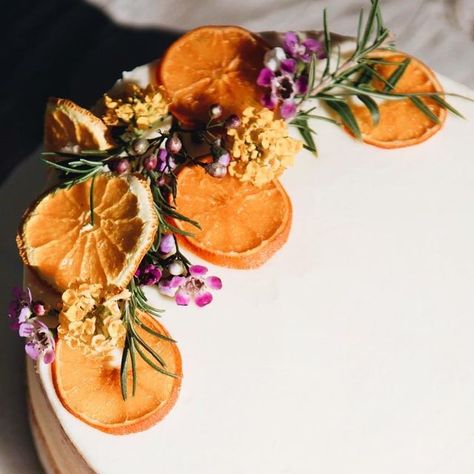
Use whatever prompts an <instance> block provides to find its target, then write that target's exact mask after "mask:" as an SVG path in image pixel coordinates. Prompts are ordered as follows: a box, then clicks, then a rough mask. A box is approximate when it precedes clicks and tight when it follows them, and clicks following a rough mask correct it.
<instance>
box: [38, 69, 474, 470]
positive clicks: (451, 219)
mask: <svg viewBox="0 0 474 474" xmlns="http://www.w3.org/2000/svg"><path fill="white" fill-rule="evenodd" d="M441 79H442V82H443V84H444V86H445V88H446V90H448V91H451V92H457V93H461V94H467V95H471V96H473V93H472V92H471V91H469V90H468V89H467V88H465V87H463V86H461V85H459V84H456V83H454V82H453V81H450V80H448V79H444V78H441ZM451 102H452V103H453V105H455V106H456V107H457V108H459V110H461V111H462V112H463V113H464V115H465V116H466V118H467V120H461V119H458V118H456V117H454V116H449V117H448V119H447V122H446V124H445V126H444V128H443V130H442V131H441V132H440V133H438V134H437V135H435V136H434V137H433V138H431V139H430V140H428V141H427V142H425V143H423V144H420V145H418V146H415V147H410V148H404V149H397V150H381V149H378V148H375V147H371V146H368V145H364V144H362V143H358V142H356V141H354V140H353V139H352V138H351V137H349V136H348V135H347V134H345V133H344V132H343V131H341V130H339V129H337V128H336V127H334V126H333V125H331V124H328V123H324V122H315V123H314V124H313V125H314V128H315V129H316V130H317V132H318V136H317V143H318V147H319V153H320V157H319V158H318V159H316V158H314V157H313V156H311V155H310V154H309V153H306V152H304V153H301V154H300V155H299V156H298V158H297V162H296V165H295V166H294V167H293V168H292V169H289V170H288V171H287V172H286V173H285V175H284V176H283V178H282V181H283V183H284V185H285V187H286V189H287V191H288V193H289V195H290V197H291V199H292V202H293V226H292V230H291V234H290V238H289V240H288V243H287V244H286V245H285V246H284V248H283V249H282V250H281V251H280V252H278V253H277V254H276V255H275V256H274V257H273V258H272V259H271V260H270V261H269V262H268V263H267V264H266V265H265V266H263V267H262V268H260V269H258V270H250V271H236V270H228V269H223V268H219V267H216V266H214V265H208V266H209V267H210V272H211V273H212V274H218V275H219V276H221V277H222V279H223V282H224V288H223V289H222V290H221V291H220V292H216V293H215V301H214V302H213V303H212V305H210V306H208V307H206V308H204V309H198V308H196V307H188V308H182V307H177V306H175V305H174V303H172V302H170V301H163V299H162V298H161V297H160V296H159V295H157V294H156V293H155V292H153V291H151V292H148V294H149V295H150V297H151V300H152V302H153V303H155V304H156V305H157V306H160V307H166V309H167V312H166V314H165V315H164V318H163V322H164V324H165V325H166V327H167V328H168V329H169V331H170V332H171V334H172V335H173V336H174V337H175V338H176V339H177V340H178V341H179V347H180V350H181V352H182V356H183V364H184V380H183V385H182V391H181V395H180V397H179V400H178V402H177V404H176V407H175V408H174V409H173V410H172V411H171V413H170V414H169V415H168V416H167V417H166V418H165V419H164V420H163V421H162V422H160V423H159V424H158V425H156V426H155V427H153V428H152V429H150V430H148V431H145V432H143V433H138V434H134V435H128V436H112V435H107V434H104V433H102V432H100V431H97V430H95V429H93V428H91V427H89V426H87V425H85V424H84V423H82V422H80V421H79V420H77V419H75V418H74V417H73V416H72V415H70V414H69V413H68V412H67V411H66V410H65V409H64V408H63V406H62V405H61V403H60V402H59V400H58V399H57V397H56V394H55V392H54V388H53V386H52V384H51V379H50V371H49V368H48V367H46V366H44V365H43V366H41V367H40V373H41V379H42V382H43V384H44V387H45V390H46V392H47V395H48V397H49V399H50V401H51V403H52V406H53V409H54V411H55V412H56V414H57V416H58V418H59V420H60V422H61V424H62V426H63V427H64V430H65V431H66V433H67V434H68V435H69V437H70V439H71V440H72V441H73V443H74V444H75V445H76V446H77V448H78V450H79V451H80V452H81V453H82V454H83V455H84V456H85V457H86V459H87V461H88V462H89V463H90V465H91V467H92V468H93V469H95V470H96V471H97V472H98V473H100V474H120V473H130V472H133V473H145V472H160V473H172V474H188V473H191V472H192V473H194V474H200V473H203V474H204V473H205V474H212V473H216V474H222V473H257V472H258V473H264V472H265V473H298V474H299V473H310V472H311V473H312V472H320V473H324V474H331V473H338V474H339V473H349V472H364V473H373V474H380V473H384V474H391V473H394V474H395V473H396V474H399V473H400V472H413V473H417V474H423V473H427V474H428V473H429V474H433V473H448V472H449V473H457V474H467V473H472V472H473V470H474V461H473V457H472V447H473V426H474V364H473V360H474V344H473V343H472V341H473V337H474V315H473V314H474V313H473V308H474V291H473V288H474V213H473V208H474V155H473V150H474V125H473V124H474V104H473V103H471V102H467V101H463V100H460V99H457V98H452V99H451ZM192 258H193V261H194V262H201V261H200V260H199V259H198V258H196V257H193V256H192Z"/></svg>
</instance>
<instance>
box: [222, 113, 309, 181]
mask: <svg viewBox="0 0 474 474" xmlns="http://www.w3.org/2000/svg"><path fill="white" fill-rule="evenodd" d="M227 135H228V136H229V138H230V144H231V146H230V152H231V154H232V157H233V161H231V163H230V165H229V173H230V175H231V176H236V177H237V178H239V179H240V180H241V181H243V182H250V183H253V184H255V185H256V186H263V185H264V184H266V183H268V182H270V181H271V180H273V179H275V178H278V177H279V176H280V175H281V174H282V173H283V171H285V169H286V168H288V166H290V165H292V164H293V162H294V160H295V156H296V154H297V153H298V152H299V151H300V150H301V148H302V146H303V144H302V143H301V142H300V141H299V140H295V139H293V138H291V137H289V136H288V127H287V124H286V122H285V121H284V120H278V119H275V118H274V113H273V112H272V111H271V110H268V109H262V110H256V109H255V108H254V107H247V108H246V109H245V110H244V111H243V113H242V118H241V126H240V127H238V128H231V129H229V130H228V131H227Z"/></svg>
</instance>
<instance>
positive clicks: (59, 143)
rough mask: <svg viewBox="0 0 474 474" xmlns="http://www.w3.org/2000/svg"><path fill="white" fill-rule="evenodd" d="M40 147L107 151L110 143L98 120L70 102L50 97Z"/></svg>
mask: <svg viewBox="0 0 474 474" xmlns="http://www.w3.org/2000/svg"><path fill="white" fill-rule="evenodd" d="M44 146H45V149H46V150H49V151H63V150H70V149H74V147H78V148H79V150H107V149H109V148H112V147H113V146H114V144H113V141H112V139H111V137H110V133H109V130H108V128H107V126H106V125H105V123H104V122H103V121H102V120H101V119H100V118H99V117H96V116H95V115H94V114H93V113H92V112H90V111H89V110H87V109H84V108H82V107H80V106H79V105H77V104H76V103H74V102H72V101H71V100H68V99H58V98H55V97H51V98H49V100H48V103H47V105H46V113H45V118H44Z"/></svg>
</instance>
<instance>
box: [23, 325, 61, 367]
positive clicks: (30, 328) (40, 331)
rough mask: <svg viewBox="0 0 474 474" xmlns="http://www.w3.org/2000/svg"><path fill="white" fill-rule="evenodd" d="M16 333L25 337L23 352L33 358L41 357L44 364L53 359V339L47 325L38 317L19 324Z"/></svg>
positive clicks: (49, 362)
mask: <svg viewBox="0 0 474 474" xmlns="http://www.w3.org/2000/svg"><path fill="white" fill-rule="evenodd" d="M18 334H19V335H20V336H21V337H24V338H26V343H25V352H26V353H27V354H28V356H29V357H31V358H32V359H33V360H37V359H38V358H40V357H41V358H42V359H43V362H44V363H45V364H51V362H53V361H54V346H55V344H54V339H53V336H52V334H51V331H50V330H49V328H48V326H46V324H44V323H43V322H42V321H40V320H39V319H38V318H30V319H29V320H28V321H26V322H25V323H23V324H21V325H20V329H19V331H18Z"/></svg>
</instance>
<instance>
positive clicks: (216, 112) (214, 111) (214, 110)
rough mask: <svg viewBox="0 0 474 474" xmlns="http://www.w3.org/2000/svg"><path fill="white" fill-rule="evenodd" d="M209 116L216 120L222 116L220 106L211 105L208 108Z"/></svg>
mask: <svg viewBox="0 0 474 474" xmlns="http://www.w3.org/2000/svg"><path fill="white" fill-rule="evenodd" d="M209 115H210V117H211V118H213V119H217V118H219V117H220V116H221V115H222V106H221V105H220V104H212V105H211V106H210V107H209Z"/></svg>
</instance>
